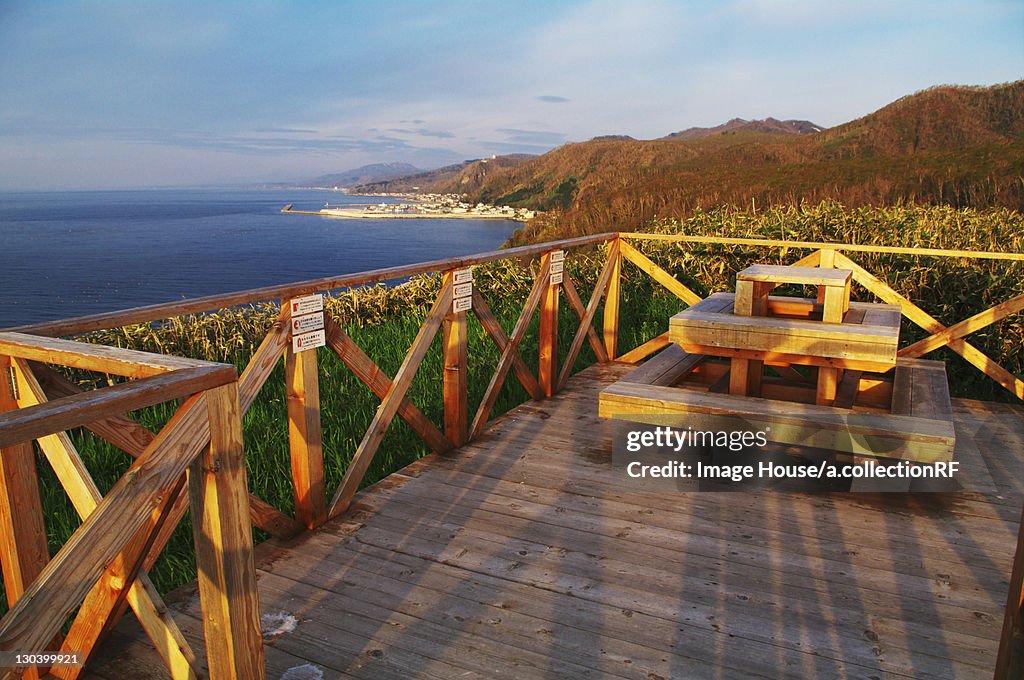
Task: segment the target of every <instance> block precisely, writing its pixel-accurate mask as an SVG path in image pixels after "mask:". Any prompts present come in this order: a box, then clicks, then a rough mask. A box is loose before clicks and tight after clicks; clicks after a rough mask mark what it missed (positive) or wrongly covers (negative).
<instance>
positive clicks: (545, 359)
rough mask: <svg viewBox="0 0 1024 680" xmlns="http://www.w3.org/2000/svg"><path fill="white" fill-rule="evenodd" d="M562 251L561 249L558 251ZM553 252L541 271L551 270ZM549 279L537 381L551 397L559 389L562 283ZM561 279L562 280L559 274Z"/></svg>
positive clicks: (543, 306) (543, 296)
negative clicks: (560, 299) (559, 328)
mask: <svg viewBox="0 0 1024 680" xmlns="http://www.w3.org/2000/svg"><path fill="white" fill-rule="evenodd" d="M557 252H561V251H557ZM550 265H551V253H545V254H544V255H543V257H542V258H541V271H542V272H544V271H550ZM550 276H551V274H550V273H549V274H548V277H549V279H548V280H547V281H545V282H543V284H542V285H543V286H544V292H543V293H541V300H540V353H539V354H540V365H539V366H538V368H537V382H539V383H540V388H541V390H542V391H543V392H544V396H546V397H550V396H551V395H553V394H554V393H555V391H556V389H557V382H558V291H559V289H560V288H561V287H562V284H561V283H555V284H552V283H551V279H550ZM558 280H559V281H560V280H561V278H560V276H559V279H558Z"/></svg>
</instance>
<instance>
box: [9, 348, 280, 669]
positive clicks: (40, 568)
mask: <svg viewBox="0 0 1024 680" xmlns="http://www.w3.org/2000/svg"><path fill="white" fill-rule="evenodd" d="M45 364H56V365H60V366H69V367H73V368H76V369H84V370H89V371H99V372H103V373H107V374H114V375H118V376H123V377H125V378H129V379H130V380H127V381H125V382H121V383H119V384H116V385H113V386H111V387H106V388H101V389H98V390H94V391H91V392H80V391H79V390H78V389H77V388H76V387H75V386H74V385H72V384H71V383H69V382H67V381H66V380H65V379H64V378H63V377H62V376H61V375H60V374H58V373H56V372H54V371H53V370H52V369H51V368H48V367H47V366H46V365H45ZM0 369H2V371H3V374H4V375H3V376H0V383H2V385H0V449H2V455H0V496H2V498H0V558H2V560H3V572H4V587H5V590H6V593H7V599H8V602H9V603H10V605H11V609H10V611H8V613H7V615H6V616H4V617H3V620H2V621H0V651H3V652H22V653H30V652H36V651H43V650H50V651H56V650H59V651H60V653H62V654H78V655H79V658H78V660H79V661H81V662H83V663H84V662H86V661H88V659H89V657H90V656H91V654H92V652H93V651H94V650H95V648H96V644H97V642H98V641H99V640H101V639H102V638H103V637H104V635H105V634H106V633H107V632H109V630H110V629H111V627H112V626H113V625H114V623H116V621H117V619H118V617H119V616H120V614H121V612H122V611H123V609H124V608H125V606H130V607H131V608H132V609H133V610H134V612H135V614H136V616H137V617H138V620H139V622H140V623H141V624H142V626H143V628H145V630H146V632H147V633H148V634H149V636H150V638H151V639H152V640H153V641H154V643H155V644H156V647H157V649H158V651H159V652H160V654H161V656H162V657H163V660H164V662H165V663H166V665H167V667H168V668H169V669H171V671H172V673H173V674H174V675H175V677H182V678H194V677H197V673H196V669H195V665H196V660H195V656H194V654H193V653H192V652H191V650H190V648H189V645H188V643H187V642H186V641H185V638H184V636H183V635H182V634H181V631H180V630H179V629H178V627H177V625H175V623H174V620H173V619H172V618H171V617H170V615H169V613H168V611H167V607H166V606H164V604H163V602H161V600H160V596H159V594H158V593H157V592H156V589H155V588H154V587H153V584H152V583H151V582H150V580H149V578H148V576H147V571H148V570H149V569H150V568H151V567H152V565H153V563H154V561H155V560H156V558H157V556H158V555H159V554H160V551H161V550H162V549H163V546H164V544H165V543H166V542H167V540H168V539H169V538H170V535H171V532H172V531H173V530H174V528H175V526H177V524H178V522H179V520H180V519H181V518H182V515H183V514H184V512H185V510H186V509H187V508H188V507H189V506H190V505H191V507H192V523H193V534H194V540H195V550H196V561H197V566H198V572H199V589H200V595H201V600H202V609H203V619H204V624H205V628H206V637H207V647H208V656H209V668H210V671H211V674H216V675H217V676H218V677H251V678H260V677H262V674H263V661H262V658H263V650H262V642H261V637H260V627H259V626H260V624H259V603H258V601H257V596H256V590H255V586H256V573H255V566H254V563H253V553H252V532H251V531H250V528H249V527H250V522H249V512H248V507H247V505H246V503H245V498H246V480H245V459H244V456H243V451H242V431H241V427H242V425H241V419H240V409H239V404H238V384H237V372H236V370H235V367H234V366H226V365H223V364H214V363H209V362H204V361H196V360H193V359H182V358H178V357H166V356H160V355H153V354H147V353H143V352H136V351H131V350H124V349H115V348H111V347H103V346H97V345H89V344H84V343H79V342H73V341H70V340H61V339H49V338H42V337H38V336H29V335H24V334H21V333H0ZM56 395H60V396H56ZM52 397H56V398H52ZM174 399H182V400H183V402H182V404H181V406H180V407H179V408H178V409H177V411H176V412H175V414H174V415H173V416H172V417H171V419H170V420H169V421H168V422H167V424H166V425H165V426H164V427H163V429H161V430H160V432H159V433H158V434H155V435H154V434H153V433H152V432H150V431H149V430H147V429H145V428H143V427H141V426H140V425H138V424H137V423H135V422H134V421H132V420H129V419H127V418H126V417H124V415H123V414H124V413H126V412H129V411H134V410H136V409H140V408H145V407H148V406H152V405H154V404H159V403H163V402H166V401H169V400H174ZM82 425H84V426H86V427H88V428H90V429H92V430H93V431H94V432H96V433H97V434H99V435H100V436H102V437H104V438H106V439H109V440H110V441H112V442H115V443H116V444H118V445H119V446H120V447H121V448H122V449H124V450H125V451H127V452H128V453H129V454H131V455H133V456H134V457H135V461H134V462H133V463H132V465H131V467H129V468H128V471H127V472H126V473H125V474H124V475H123V476H122V477H121V478H120V479H119V480H118V481H117V483H115V484H114V486H113V488H111V489H110V491H109V493H107V495H106V496H102V495H101V494H100V491H99V489H98V488H97V486H96V484H95V483H94V482H93V479H92V477H90V475H89V472H88V470H87V469H86V467H85V464H84V463H83V461H82V459H81V457H80V456H79V453H78V451H77V450H76V448H75V445H74V444H73V443H72V440H71V438H70V437H69V436H68V434H67V432H66V431H67V430H68V429H70V428H74V427H78V426H82ZM33 440H35V441H36V442H38V445H39V448H40V449H41V451H42V453H43V454H44V456H45V457H46V459H47V461H48V462H49V464H50V466H51V467H52V468H53V471H54V473H55V474H56V476H57V479H58V481H59V482H60V484H61V486H62V487H63V489H64V491H65V492H66V493H67V495H68V497H69V498H70V500H71V503H72V504H73V505H74V508H75V510H76V511H77V513H78V514H79V516H80V517H81V519H82V524H81V526H80V527H79V528H78V529H77V530H76V531H75V532H74V534H72V536H71V538H70V539H69V540H68V541H67V542H66V543H65V544H64V546H63V547H62V548H61V549H60V550H59V551H58V552H57V554H56V555H54V556H53V558H52V559H51V558H50V554H49V549H48V546H47V539H46V529H45V526H44V519H43V509H42V506H41V502H40V494H39V482H38V480H37V476H36V461H35V454H34V451H33V446H32V441H33ZM186 471H187V473H188V474H187V478H188V493H187V494H184V493H182V491H183V488H184V486H185V478H186V474H185V473H186ZM76 608H77V610H78V611H77V613H75V609H76ZM73 613H74V616H73V617H72V614H73ZM69 618H71V626H70V629H68V631H67V634H66V635H63V636H62V635H61V630H62V627H63V626H64V625H65V623H66V622H67V620H68V619H69ZM38 671H39V669H37V668H32V669H29V670H28V671H27V673H26V677H38ZM81 671H82V666H75V665H60V666H54V667H53V668H51V669H50V672H51V674H52V675H53V676H55V677H59V678H74V677H77V676H78V675H79V674H80V673H81ZM16 672H17V671H16V670H14V669H12V668H8V669H7V670H6V674H5V676H4V677H10V676H13V675H14V674H15V673H16Z"/></svg>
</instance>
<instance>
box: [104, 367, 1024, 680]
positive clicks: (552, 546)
mask: <svg viewBox="0 0 1024 680" xmlns="http://www.w3.org/2000/svg"><path fill="white" fill-rule="evenodd" d="M626 370H628V367H625V366H621V365H603V366H594V367H592V368H590V369H587V370H586V371H584V372H583V373H581V374H579V375H577V376H575V377H573V378H572V379H571V380H569V382H568V384H567V387H566V389H565V390H564V391H562V392H560V393H559V394H558V395H557V396H556V397H554V398H553V399H550V400H547V401H543V402H531V403H527V404H525V405H523V406H520V407H519V408H517V409H516V410H514V411H512V412H511V413H509V414H506V415H505V416H503V417H501V418H500V419H498V420H496V421H495V422H493V423H492V424H491V425H490V426H489V427H488V428H487V430H486V434H485V435H484V436H483V437H482V438H480V439H477V440H475V441H473V442H472V443H471V444H469V445H467V446H464V447H463V448H461V449H459V450H457V451H454V452H451V453H448V454H443V455H440V456H432V457H430V458H427V459H424V460H423V461H420V462H418V463H416V464H414V465H413V466H411V467H409V468H406V469H405V470H403V471H402V472H400V473H398V474H394V475H392V476H391V477H389V478H388V479H386V480H384V481H383V482H381V483H380V484H378V485H376V486H375V487H373V488H371V489H369V490H367V491H364V492H361V493H360V494H358V495H357V496H356V497H355V503H354V505H353V506H352V508H351V509H350V510H349V511H348V512H347V513H346V514H345V515H343V516H341V517H339V518H337V519H335V520H332V521H330V522H328V523H327V525H325V526H324V527H323V528H321V529H319V530H317V531H314V532H311V533H309V534H305V535H303V536H301V537H299V538H298V539H294V540H293V541H292V542H290V543H284V542H280V541H277V540H274V541H271V542H268V543H265V544H263V545H262V546H260V548H258V550H257V567H258V570H257V574H258V578H259V592H260V599H261V609H262V613H263V616H264V624H265V628H267V627H268V626H269V627H273V626H274V625H277V626H278V627H280V628H281V630H282V632H280V633H279V634H278V635H277V636H276V637H273V638H271V639H268V642H267V647H266V660H267V671H268V672H267V677H268V678H280V677H282V676H284V677H287V678H293V679H298V678H317V677H320V676H319V675H317V674H316V673H315V672H314V671H315V669H314V668H313V667H316V668H317V669H319V670H320V672H321V673H322V677H324V678H337V677H361V678H409V677H425V678H454V677H459V678H551V677H562V678H598V677H601V678H604V677H623V678H638V679H643V680H656V679H657V678H749V677H764V678H781V677H794V678H840V677H850V678H865V679H867V678H883V677H908V678H909V677H913V678H952V677H956V678H989V677H991V674H992V666H993V664H994V659H995V654H996V649H997V646H998V639H999V632H1000V627H1001V625H1002V621H1003V607H1004V605H1005V602H1006V592H1007V585H1008V575H1009V574H1010V566H1011V560H1012V555H1013V551H1014V547H1015V545H1016V538H1017V529H1018V518H1019V516H1020V507H1021V503H1022V502H1024V475H1022V470H1024V465H1022V459H1024V407H1021V406H1019V405H1013V406H1010V405H1003V404H992V403H987V402H977V401H967V400H954V411H955V418H956V424H957V445H958V450H957V458H956V459H958V460H961V461H963V463H964V465H965V466H966V467H967V470H966V474H967V476H968V477H969V478H970V480H971V482H972V484H974V485H975V486H976V487H977V488H978V489H980V490H979V491H975V492H970V493H964V492H962V493H956V494H919V495H915V496H908V495H904V494H890V495H888V496H883V495H865V494H783V493H767V492H760V493H753V492H744V493H690V494H686V493H672V494H660V495H654V494H641V493H636V492H630V490H629V489H628V488H627V487H623V486H621V485H619V484H618V483H616V482H615V480H614V478H613V477H612V475H611V472H610V459H611V440H610V436H611V435H610V426H609V423H608V421H604V420H600V419H598V418H597V394H598V392H599V391H600V390H601V389H602V388H603V387H604V386H606V385H608V384H609V383H611V382H612V381H614V380H616V379H617V378H619V377H621V376H622V374H623V373H624V372H625V371H626ZM167 600H168V603H169V604H170V606H171V607H172V608H173V609H174V611H175V614H174V616H175V619H176V620H177V621H178V623H179V625H180V626H181V628H182V630H183V632H184V633H185V635H186V637H187V638H188V639H189V642H190V644H191V645H192V647H193V649H194V650H195V651H196V653H197V655H198V656H205V651H204V649H205V648H204V644H203V641H202V636H201V623H200V616H201V613H200V609H199V598H198V595H197V592H196V588H195V586H194V585H193V586H191V587H186V588H184V589H182V590H181V591H179V592H178V593H175V594H172V595H171V596H169V597H168V598H167ZM290 617H294V619H292V618H290ZM102 654H103V655H104V657H103V658H101V659H100V660H99V662H98V663H97V665H96V667H95V670H94V671H93V672H92V676H91V677H94V678H106V679H108V680H125V679H126V678H146V677H167V676H166V671H165V670H164V669H163V667H162V665H161V663H160V660H159V658H158V657H157V655H156V653H155V652H154V651H153V649H152V646H151V645H150V643H149V641H148V640H145V639H144V636H143V634H142V633H140V632H138V627H137V625H135V623H134V621H132V620H127V618H126V621H125V622H123V623H122V625H121V627H120V628H119V630H118V631H117V632H116V633H115V635H114V636H113V638H112V639H111V640H110V641H109V642H108V643H107V645H106V648H105V649H104V651H103V652H102ZM304 665H311V666H307V667H306V668H304V669H299V668H297V667H302V666H304ZM303 672H306V673H309V674H306V675H304V674H302V673H303Z"/></svg>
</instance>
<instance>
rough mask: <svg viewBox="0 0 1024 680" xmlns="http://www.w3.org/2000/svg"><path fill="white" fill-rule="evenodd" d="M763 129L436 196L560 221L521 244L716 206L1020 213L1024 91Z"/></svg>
mask: <svg viewBox="0 0 1024 680" xmlns="http://www.w3.org/2000/svg"><path fill="white" fill-rule="evenodd" d="M769 120H770V119H769ZM755 123H757V124H755V125H751V124H750V122H741V123H737V124H734V125H732V126H731V128H730V129H729V130H727V131H720V132H718V133H708V134H702V135H701V136H697V137H696V138H693V137H691V138H688V139H684V138H680V137H675V138H671V139H660V140H649V141H639V140H617V139H596V140H591V141H588V142H582V143H577V144H566V145H563V146H561V147H559V148H557V149H554V150H552V151H550V152H548V153H546V154H544V155H542V156H538V157H536V158H533V159H530V160H527V161H525V162H521V163H517V164H511V165H509V166H506V167H499V166H496V165H495V166H492V167H491V168H490V169H487V171H486V172H483V173H481V172H479V171H480V170H481V168H479V167H477V168H474V169H471V167H472V164H469V165H466V166H465V167H463V168H462V170H461V171H460V172H459V173H458V174H456V175H455V176H454V177H452V179H451V180H449V181H448V182H447V184H442V185H440V186H438V187H437V190H440V191H451V192H459V193H468V194H469V198H470V200H473V201H484V202H488V203H494V204H501V205H513V206H517V207H524V208H530V209H535V210H547V211H553V213H554V214H553V218H554V219H548V220H545V221H544V224H546V225H549V226H547V227H545V226H543V225H541V223H540V222H538V223H537V224H530V225H528V226H527V228H526V229H524V230H523V232H522V234H521V235H520V236H519V238H520V242H522V241H523V240H529V241H538V240H542V239H546V238H553V237H558V236H563V235H567V234H580V233H588V232H597V231H606V230H609V229H623V230H628V229H636V228H642V227H643V226H644V225H646V224H647V223H648V222H649V221H650V220H651V219H653V218H654V217H655V216H658V217H673V216H679V217H685V216H687V215H689V214H692V213H693V212H694V211H695V210H698V209H706V208H712V207H715V206H717V205H721V204H733V205H748V206H749V205H751V204H752V203H753V204H754V205H756V206H762V205H769V204H778V203H790V204H799V203H800V202H803V201H808V202H813V203H817V202H819V201H821V200H824V199H836V200H839V201H841V202H843V203H844V204H846V205H848V206H854V207H855V206H858V205H868V204H872V205H888V204H896V203H900V202H919V203H944V204H950V205H953V206H958V207H966V206H972V207H987V206H993V205H996V206H1005V207H1008V208H1011V209H1015V210H1024V182H1022V181H1021V178H1022V177H1024V81H1017V82H1014V83H1008V84H1004V85H997V86H993V87H954V86H944V87H936V88H932V89H929V90H925V91H923V92H918V93H917V94H914V95H910V96H907V97H903V98H902V99H899V100H898V101H895V102H893V103H892V104H889V105H888V106H886V107H883V108H882V109H879V110H878V111H876V112H874V113H872V114H870V115H867V116H864V117H862V118H858V119H856V120H853V121H850V122H849V123H845V124H843V125H839V126H837V127H834V128H830V129H827V130H823V131H821V132H814V133H810V134H808V133H800V132H799V130H800V129H806V128H804V126H803V125H802V124H797V123H799V122H794V121H776V123H778V125H774V124H771V123H768V121H760V122H757V121H755ZM807 125H812V124H810V123H807ZM780 126H781V127H782V128H783V129H789V130H790V132H789V133H781V134H780V132H779V130H778V128H779V127H780ZM720 127H721V128H725V127H729V124H728V123H727V124H726V125H725V126H720ZM765 127H767V128H771V129H764V128H765ZM712 129H714V128H712ZM685 132H686V131H684V133H685ZM551 225H553V226H551ZM544 229H547V231H543V230H544Z"/></svg>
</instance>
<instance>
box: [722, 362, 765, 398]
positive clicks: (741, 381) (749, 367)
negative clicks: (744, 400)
mask: <svg viewBox="0 0 1024 680" xmlns="http://www.w3.org/2000/svg"><path fill="white" fill-rule="evenodd" d="M763 373H764V362H763V361H758V360H756V359H735V358H734V359H732V360H731V361H730V363H729V394H732V395H737V396H741V397H759V396H761V376H762V374H763Z"/></svg>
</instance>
